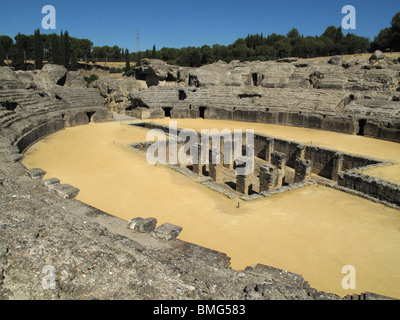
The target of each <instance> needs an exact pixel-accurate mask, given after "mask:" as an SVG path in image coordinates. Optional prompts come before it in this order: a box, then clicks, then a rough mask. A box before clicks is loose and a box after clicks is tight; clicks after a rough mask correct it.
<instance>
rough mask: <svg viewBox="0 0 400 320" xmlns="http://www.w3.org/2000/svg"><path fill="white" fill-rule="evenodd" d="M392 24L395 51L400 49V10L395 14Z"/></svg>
mask: <svg viewBox="0 0 400 320" xmlns="http://www.w3.org/2000/svg"><path fill="white" fill-rule="evenodd" d="M391 26H392V27H391V37H390V38H391V39H390V42H391V47H392V49H393V50H395V51H400V12H397V13H396V14H395V15H394V17H393V19H392V22H391Z"/></svg>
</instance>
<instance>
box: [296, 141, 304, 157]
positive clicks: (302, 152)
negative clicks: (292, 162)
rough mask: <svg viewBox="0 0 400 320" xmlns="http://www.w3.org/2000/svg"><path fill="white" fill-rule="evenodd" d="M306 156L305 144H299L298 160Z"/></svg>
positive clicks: (297, 149)
mask: <svg viewBox="0 0 400 320" xmlns="http://www.w3.org/2000/svg"><path fill="white" fill-rule="evenodd" d="M305 154H306V146H305V145H304V144H299V145H298V146H297V148H296V159H297V158H299V159H304V157H305Z"/></svg>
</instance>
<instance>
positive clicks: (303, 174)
mask: <svg viewBox="0 0 400 320" xmlns="http://www.w3.org/2000/svg"><path fill="white" fill-rule="evenodd" d="M311 173H312V162H311V161H309V160H305V159H300V158H297V159H296V162H295V176H294V182H295V183H298V182H303V181H305V180H309V179H311Z"/></svg>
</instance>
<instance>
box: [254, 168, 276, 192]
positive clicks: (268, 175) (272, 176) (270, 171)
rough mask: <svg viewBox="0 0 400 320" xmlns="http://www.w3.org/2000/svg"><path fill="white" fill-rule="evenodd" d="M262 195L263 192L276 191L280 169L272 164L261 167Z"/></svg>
mask: <svg viewBox="0 0 400 320" xmlns="http://www.w3.org/2000/svg"><path fill="white" fill-rule="evenodd" d="M259 179H260V193H261V192H263V191H269V190H274V189H275V187H276V182H277V179H278V169H276V168H275V167H274V166H273V165H272V164H266V165H263V166H261V167H260V175H259Z"/></svg>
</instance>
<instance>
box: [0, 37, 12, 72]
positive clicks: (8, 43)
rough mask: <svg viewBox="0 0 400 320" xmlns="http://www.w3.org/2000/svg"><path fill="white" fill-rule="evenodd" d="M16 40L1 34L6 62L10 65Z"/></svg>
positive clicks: (0, 40)
mask: <svg viewBox="0 0 400 320" xmlns="http://www.w3.org/2000/svg"><path fill="white" fill-rule="evenodd" d="M13 44H14V41H13V39H12V38H10V37H9V36H0V46H1V47H2V48H3V52H4V54H5V59H6V64H7V65H8V60H9V57H10V55H11V50H12V48H13Z"/></svg>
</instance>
